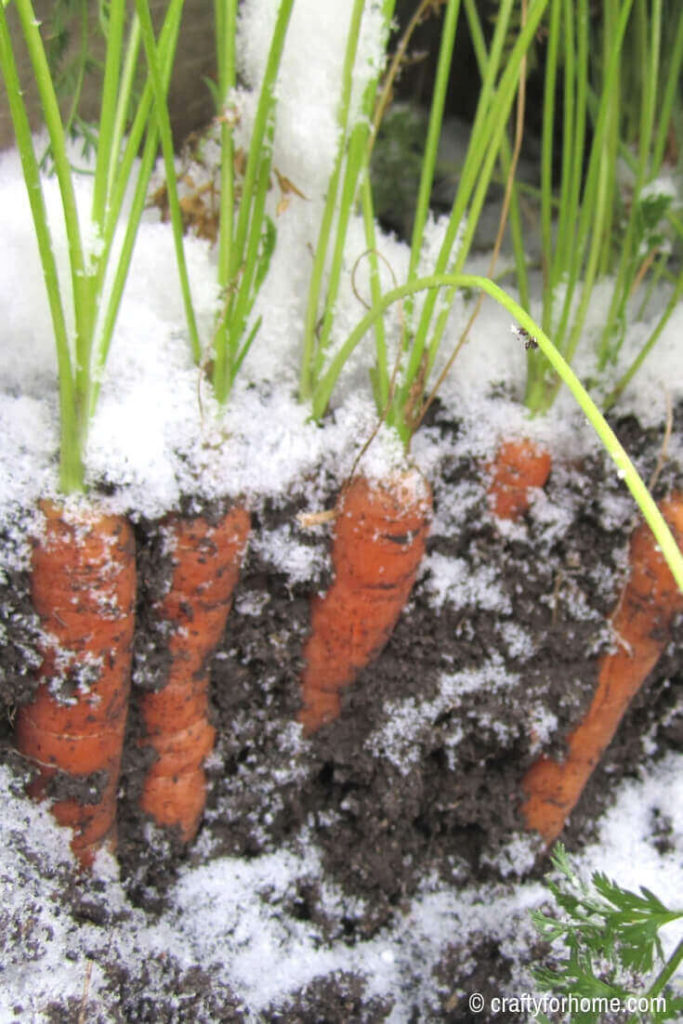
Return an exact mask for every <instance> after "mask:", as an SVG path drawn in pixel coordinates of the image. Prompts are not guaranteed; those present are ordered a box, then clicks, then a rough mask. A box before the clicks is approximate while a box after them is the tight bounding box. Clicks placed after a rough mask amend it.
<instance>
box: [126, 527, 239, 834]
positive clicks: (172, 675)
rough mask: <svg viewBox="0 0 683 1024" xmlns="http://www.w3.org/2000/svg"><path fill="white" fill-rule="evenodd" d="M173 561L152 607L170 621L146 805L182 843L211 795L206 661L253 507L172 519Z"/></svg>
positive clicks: (145, 713)
mask: <svg viewBox="0 0 683 1024" xmlns="http://www.w3.org/2000/svg"><path fill="white" fill-rule="evenodd" d="M164 529H165V530H166V532H167V535H168V539H169V543H170V546H171V553H172V558H173V562H174V570H173V577H172V580H171V585H170V589H169V591H168V593H167V594H166V596H165V597H164V598H162V599H161V600H160V601H158V602H157V603H156V605H155V606H154V609H153V611H154V614H155V617H156V618H157V620H158V621H159V622H160V623H166V624H168V626H169V627H170V630H171V632H170V636H169V639H168V647H169V652H170V655H171V660H170V667H169V671H168V675H167V678H166V681H165V683H164V685H163V687H162V688H161V689H160V690H155V691H150V692H147V693H145V694H144V695H143V696H142V698H141V701H140V710H141V714H142V721H143V725H144V728H145V736H144V738H143V739H142V741H141V743H142V745H143V746H148V747H151V748H152V749H153V750H154V752H155V753H156V755H157V758H156V760H155V762H154V763H153V764H152V765H151V767H150V768H149V770H148V773H147V776H146V778H145V781H144V784H143V791H142V796H141V799H140V806H141V807H142V810H143V811H145V812H146V813H147V814H149V815H150V816H151V817H152V818H153V819H154V821H155V822H156V823H157V824H158V825H162V826H167V827H174V826H175V827H177V828H178V829H179V830H180V835H181V838H182V840H183V842H189V841H190V840H191V839H193V838H194V836H195V835H196V832H197V829H198V828H199V822H200V820H201V816H202V813H203V811H204V804H205V801H206V775H205V773H204V761H205V759H206V757H207V755H208V754H210V752H211V751H212V750H213V745H214V739H215V730H214V728H213V726H212V725H211V724H210V722H209V718H208V713H209V673H208V668H207V663H208V661H209V658H210V657H211V655H212V654H213V652H214V650H215V648H216V646H217V645H218V643H219V641H220V639H221V636H222V635H223V630H224V629H225V623H226V621H227V618H228V613H229V611H230V605H231V601H232V594H233V591H234V589H235V585H236V584H237V579H238V576H239V571H240V566H241V563H242V557H243V555H244V551H245V548H246V544H247V538H248V535H249V529H250V521H249V513H248V512H247V511H246V510H245V509H243V508H239V507H236V508H233V509H231V510H230V511H229V512H228V513H227V514H226V515H225V516H224V517H223V518H222V519H221V520H220V521H219V522H218V523H216V524H215V525H211V523H209V522H208V521H207V520H206V519H204V518H201V517H197V518H194V519H184V518H182V517H181V516H178V515H172V516H169V517H167V519H166V520H165V523H164Z"/></svg>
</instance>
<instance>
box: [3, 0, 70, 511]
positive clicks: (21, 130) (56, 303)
mask: <svg viewBox="0 0 683 1024" xmlns="http://www.w3.org/2000/svg"><path fill="white" fill-rule="evenodd" d="M0 68H2V74H3V78H4V80H5V88H6V93H7V102H8V105H9V108H10V114H11V117H12V123H13V126H14V133H15V137H16V141H17V148H18V150H19V157H20V159H21V166H22V170H23V174H24V180H25V182H26V189H27V192H28V200H29V204H30V207H31V214H32V217H33V224H34V229H35V233H36V241H37V244H38V252H39V254H40V262H41V266H42V269H43V278H44V280H45V288H46V291H47V298H48V303H49V307H50V316H51V318H52V328H53V331H54V337H55V346H56V350H57V368H58V374H59V412H60V426H61V445H60V462H59V485H60V488H61V490H62V491H63V492H64V493H65V494H72V493H73V492H75V491H82V490H83V482H84V469H83V452H82V446H81V444H80V437H79V429H78V419H77V416H76V399H75V386H74V373H73V367H72V363H71V355H70V352H69V337H68V333H67V328H66V321H65V317H64V307H63V305H62V296H61V291H60V287H59V277H58V274H57V266H56V263H55V257H54V250H53V245H52V236H51V234H50V228H49V225H48V219H47V210H46V208H45V199H44V196H43V190H42V185H41V181H40V170H39V168H38V161H37V159H36V155H35V151H34V148H33V139H32V137H31V126H30V124H29V120H28V114H27V111H26V106H25V103H24V99H23V92H22V88H21V83H20V81H19V75H18V72H17V66H16V62H15V60H14V52H13V50H12V39H11V36H10V32H9V26H8V24H7V17H6V15H5V8H4V6H3V5H2V4H0Z"/></svg>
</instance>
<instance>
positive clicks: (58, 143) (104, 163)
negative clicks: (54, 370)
mask: <svg viewBox="0 0 683 1024" xmlns="http://www.w3.org/2000/svg"><path fill="white" fill-rule="evenodd" d="M146 6H147V5H146V0H145V3H144V4H140V5H139V9H140V10H141V11H142V10H143V8H146ZM10 8H13V9H14V11H15V12H16V16H17V18H18V21H19V26H20V29H21V33H22V35H23V39H24V43H25V46H26V49H27V51H28V55H29V58H30V63H31V68H32V72H33V77H34V79H35V83H36V85H37V88H38V93H39V98H40V105H41V109H42V114H43V118H44V121H45V126H46V128H47V132H48V137H49V141H50V151H51V157H52V161H53V164H54V171H55V174H56V177H57V181H58V184H59V192H60V196H61V201H62V210H63V224H64V229H65V232H66V236H67V240H68V252H69V270H70V281H69V284H68V285H66V284H64V283H63V282H62V281H61V280H60V278H59V275H58V269H57V264H56V261H55V256H54V251H55V247H54V244H53V238H52V231H51V228H50V226H49V224H48V218H47V210H46V205H45V198H44V194H43V187H42V182H41V175H40V169H39V162H38V158H37V155H36V151H35V146H34V140H33V138H32V136H31V129H30V125H29V119H28V113H27V110H26V105H25V102H24V98H23V92H22V83H21V81H20V79H19V74H18V70H17V63H16V59H15V54H14V47H13V41H12V37H11V34H10V26H9V21H8V16H9V12H10ZM181 13H182V0H171V2H170V3H169V5H168V9H167V11H166V16H165V19H164V24H163V27H162V30H161V35H160V53H161V63H160V69H159V71H160V82H161V85H162V88H163V89H164V90H165V89H166V88H168V82H169V79H170V74H171V68H172V65H173V58H174V53H175V46H176V41H177V38H178V30H179V25H180V15H181ZM101 25H102V29H103V31H104V33H105V38H106V56H105V63H104V78H103V84H102V96H101V106H100V116H99V123H98V125H97V132H96V152H95V167H94V174H93V187H92V200H91V207H90V211H89V213H88V214H84V213H83V211H82V210H81V209H79V207H78V204H77V201H76V190H75V186H74V173H75V172H74V171H73V169H72V167H71V164H70V160H69V152H68V135H69V129H70V127H71V124H72V120H73V118H72V116H71V115H69V116H67V118H66V121H65V119H64V118H63V117H62V114H61V112H60V108H59V104H58V99H57V94H56V90H55V81H54V78H53V74H52V71H51V68H50V63H49V61H48V56H47V54H46V49H45V44H44V42H43V39H42V36H41V33H40V28H39V22H38V20H37V18H36V15H35V12H34V10H33V5H32V3H31V0H14V2H13V3H12V4H10V3H9V2H4V3H2V4H1V5H0V66H1V67H2V74H3V77H4V80H5V85H6V89H7V98H8V103H9V107H10V113H11V117H12V122H13V125H14V131H15V135H16V140H17V146H18V149H19V155H20V158H21V163H22V169H23V173H24V179H25V181H26V186H27V189H28V195H29V201H30V204H31V213H32V216H33V222H34V228H35V234H36V240H37V242H38V248H39V252H40V260H41V264H42V268H43V276H44V279H45V286H46V290H47V295H48V301H49V306H50V314H51V317H52V325H53V331H54V338H55V344H56V348H57V361H58V369H59V397H60V421H61V455H60V485H61V489H62V490H63V491H64V492H65V493H67V494H68V493H71V492H74V491H82V490H83V489H84V487H85V465H84V456H85V447H86V443H87V437H88V428H89V424H90V421H91V418H92V415H93V412H94V410H95V406H96V403H97V398H98V394H99V390H100V384H101V380H102V376H103V373H104V368H105V363H106V360H107V355H108V352H109V346H110V344H111V340H112V335H113V332H114V327H115V324H116V318H117V315H118V310H119V306H120V303H121V297H122V294H123V289H124V286H125V282H126V277H127V274H128V269H129V266H130V261H131V256H132V252H133V247H134V244H135V238H136V234H137V230H138V225H139V223H140V218H141V216H142V212H143V210H144V207H145V200H146V196H147V189H148V184H149V179H150V176H151V173H152V170H153V167H154V161H155V159H156V154H157V147H158V134H157V129H156V125H155V123H154V120H153V119H152V118H151V113H152V110H153V98H154V96H153V87H152V82H151V81H150V80H149V78H148V79H147V80H146V82H145V85H144V88H143V89H142V91H141V92H140V93H139V94H137V93H136V91H135V89H134V79H135V70H136V66H137V59H138V53H139V48H140V21H139V19H138V17H133V18H130V19H129V18H128V17H127V10H126V2H125V0H111V3H109V4H108V5H107V7H106V10H105V9H104V8H103V10H102V18H101ZM126 131H127V132H128V134H127V135H126V134H125V132H126ZM94 137H95V136H93V138H94ZM138 158H139V159H138ZM129 189H132V193H133V199H132V204H131V206H130V208H129V209H127V210H126V213H125V226H124V232H123V241H122V242H120V243H119V241H118V240H115V236H116V235H117V229H118V228H119V227H120V226H121V225H122V223H123V221H124V212H123V211H124V199H125V197H126V194H127V192H128V191H129ZM70 309H73V314H74V328H73V332H72V331H71V329H70V327H69V326H68V324H69V311H70Z"/></svg>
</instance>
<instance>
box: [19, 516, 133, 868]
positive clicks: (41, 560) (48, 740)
mask: <svg viewBox="0 0 683 1024" xmlns="http://www.w3.org/2000/svg"><path fill="white" fill-rule="evenodd" d="M41 508H42V511H43V514H44V516H45V532H44V536H42V537H41V538H40V539H39V540H37V541H36V543H35V545H34V550H33V556H32V582H31V592H32V599H33V604H34V607H35V610H36V612H37V613H38V615H39V616H40V620H41V624H42V629H43V639H42V641H41V645H40V653H41V656H42V663H41V666H40V668H39V670H38V675H39V679H40V684H39V686H38V689H37V691H36V694H35V697H34V698H33V700H31V701H30V702H29V703H28V704H25V705H23V706H22V707H21V708H20V709H19V711H18V712H17V719H16V742H17V747H18V749H19V751H20V752H21V753H22V754H23V755H24V756H25V757H26V758H27V759H28V760H29V761H30V763H31V764H32V765H33V766H34V768H35V769H36V770H37V774H36V776H35V778H34V780H33V781H32V783H31V784H30V785H29V792H30V793H31V795H33V796H35V797H36V798H38V799H42V798H45V797H47V796H48V795H49V794H50V790H51V788H52V787H51V786H50V783H51V782H53V780H54V786H55V787H56V786H57V784H59V785H60V786H61V789H62V791H63V792H64V791H65V790H70V795H69V796H68V797H65V798H60V797H58V798H57V800H56V802H55V803H54V804H53V807H52V811H53V814H54V816H55V818H56V819H57V821H58V822H59V823H60V825H69V826H71V828H72V829H73V838H72V841H71V846H72V849H73V851H74V853H75V854H76V856H77V857H78V859H79V860H80V862H81V864H82V865H83V866H86V867H87V866H89V865H90V864H91V863H92V860H93V858H94V856H95V853H96V852H97V850H98V849H99V848H100V847H101V846H102V845H104V844H108V845H110V846H112V847H113V846H114V844H115V821H116V791H117V788H118V781H119V773H120V767H121V753H122V748H123V736H124V730H125V724H126V714H127V711H128V698H129V692H130V668H131V651H132V642H133V626H134V621H133V620H134V606H135V580H136V576H135V547H134V540H133V534H132V531H131V528H130V526H129V525H128V523H127V522H126V521H125V519H123V518H122V517H120V516H108V515H102V514H100V513H97V512H94V511H90V512H86V513H83V512H80V513H67V512H66V511H65V510H64V509H62V508H60V507H59V506H57V505H53V504H51V503H48V502H45V503H43V504H42V505H41ZM66 681H73V683H74V689H73V695H72V696H70V697H69V698H68V699H65V698H63V697H60V696H59V695H58V693H57V692H56V691H55V690H54V683H55V682H59V683H62V687H63V684H64V683H65V682H66Z"/></svg>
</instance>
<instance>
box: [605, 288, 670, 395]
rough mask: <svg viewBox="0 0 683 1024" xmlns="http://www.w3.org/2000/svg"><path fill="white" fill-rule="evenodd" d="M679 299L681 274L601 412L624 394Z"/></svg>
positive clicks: (659, 335) (655, 342)
mask: <svg viewBox="0 0 683 1024" xmlns="http://www.w3.org/2000/svg"><path fill="white" fill-rule="evenodd" d="M681 297H683V274H681V276H680V277H679V279H678V282H677V284H676V287H675V288H674V290H673V293H672V294H671V296H670V298H669V301H668V302H667V304H666V308H665V310H664V312H663V314H662V316H661V317H660V319H659V321H658V323H657V326H656V327H655V329H654V330H653V331H652V333H651V335H650V337H649V338H648V339H647V341H646V342H645V344H644V345H643V347H642V348H641V350H640V352H639V353H638V355H637V356H636V358H635V359H634V360H633V362H632V363H631V365H630V366H629V368H628V369H627V370H626V372H625V373H624V374H623V375H622V376H621V377H620V378H619V381H618V382H617V384H616V385H615V386H614V388H613V389H612V391H611V392H610V393H609V395H608V396H607V398H606V399H605V401H604V402H603V410H604V411H605V412H608V411H609V410H610V409H611V408H612V406H613V405H614V404H615V403H616V402H618V401H619V399H620V398H621V396H622V394H623V393H624V391H625V390H626V388H627V387H628V385H629V384H630V383H631V381H632V380H633V378H634V377H635V375H636V373H637V372H638V370H639V369H640V367H641V366H642V365H643V363H644V362H645V360H646V359H647V357H648V356H649V354H650V352H651V351H652V349H653V348H654V347H655V345H656V344H657V342H658V341H659V338H660V337H661V335H662V332H663V330H664V328H665V327H666V325H667V323H668V322H669V320H670V319H671V315H672V313H673V311H674V309H675V308H676V306H677V305H678V303H679V301H680V299H681Z"/></svg>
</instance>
